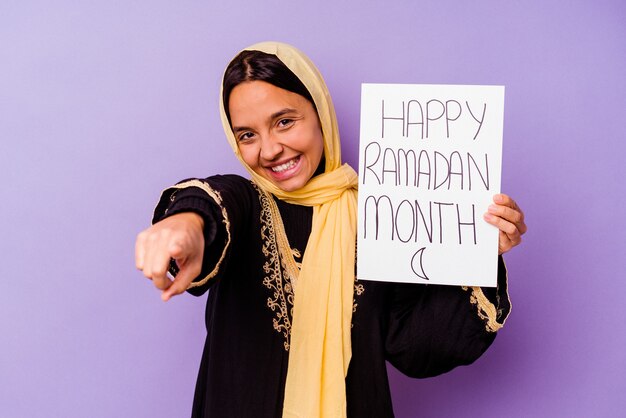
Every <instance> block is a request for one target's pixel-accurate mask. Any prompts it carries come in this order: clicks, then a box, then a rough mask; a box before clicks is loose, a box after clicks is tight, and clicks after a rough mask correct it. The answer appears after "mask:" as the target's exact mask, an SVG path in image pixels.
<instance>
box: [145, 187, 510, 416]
mask: <svg viewBox="0 0 626 418" xmlns="http://www.w3.org/2000/svg"><path fill="white" fill-rule="evenodd" d="M204 181H205V182H206V183H208V184H209V185H210V186H211V187H212V188H213V189H214V190H216V191H218V192H219V194H220V196H221V198H222V204H223V206H224V207H225V208H226V211H227V214H228V218H229V223H230V232H231V237H232V241H231V245H230V249H229V250H228V252H227V255H226V259H225V260H224V261H223V262H222V265H221V268H220V273H219V274H218V276H217V277H215V278H213V279H211V280H209V281H208V282H207V283H205V284H204V285H203V286H201V287H197V288H192V289H190V290H189V292H190V293H192V294H194V295H201V294H203V293H205V292H206V291H207V290H209V289H210V292H209V295H208V300H207V306H206V328H207V339H206V343H205V346H204V352H203V356H202V361H201V364H200V370H199V373H198V380H197V384H196V392H195V397H194V404H193V412H192V417H193V418H206V417H280V416H281V415H282V402H283V395H284V389H285V379H286V375H287V364H288V358H289V351H288V350H287V349H286V348H285V342H286V338H285V335H284V332H282V331H284V330H282V331H281V329H279V330H277V329H276V321H277V312H276V310H272V309H270V307H268V301H269V300H272V299H273V298H275V293H274V292H275V291H276V289H273V288H268V287H267V286H266V285H265V284H264V280H267V274H268V273H267V270H266V269H264V265H265V264H266V262H267V261H268V257H267V256H266V255H264V254H263V252H262V247H263V239H262V236H261V230H262V228H266V227H267V225H265V224H264V223H263V222H262V221H261V209H262V208H261V204H260V200H259V194H258V193H257V190H256V189H255V188H254V187H253V186H252V184H251V183H250V181H249V180H246V179H244V178H242V177H239V176H213V177H210V178H208V179H206V180H204ZM277 203H278V207H279V210H280V213H281V216H282V218H283V223H284V226H285V230H286V233H287V236H288V239H289V243H290V246H291V247H292V248H295V249H297V250H299V251H300V252H301V253H303V252H304V249H305V247H306V242H307V239H308V236H309V234H310V231H311V220H312V213H313V212H312V209H311V208H309V207H303V206H298V205H292V204H287V203H284V202H282V201H278V202H277ZM181 211H194V212H197V213H199V214H201V215H202V216H203V217H204V219H205V224H206V225H207V227H206V231H205V238H206V239H207V243H208V245H207V248H206V252H205V262H204V266H203V273H202V274H201V275H200V276H199V277H198V278H197V279H196V280H202V278H204V277H205V275H206V273H207V272H209V271H211V270H212V268H213V266H214V265H215V263H216V262H217V260H218V259H219V256H220V254H221V253H222V249H223V248H224V245H225V242H226V237H227V234H226V225H225V223H224V219H223V217H222V214H221V209H220V207H218V206H217V205H216V204H215V202H214V201H212V200H211V199H210V198H209V197H208V196H207V194H206V193H205V192H204V191H203V190H201V189H200V188H197V187H189V188H185V189H168V190H166V191H165V192H164V194H163V196H162V198H161V201H160V202H159V204H158V206H157V209H156V212H155V216H154V221H158V220H160V219H162V218H164V217H166V216H170V215H172V214H174V213H179V212H181ZM297 261H298V260H297ZM505 276H506V273H505V270H504V265H503V264H502V263H501V264H500V268H499V278H498V280H499V287H498V290H497V291H496V289H489V290H486V291H485V295H486V296H487V297H488V298H489V299H490V300H491V301H492V302H493V303H494V304H495V303H497V301H498V299H500V302H501V303H504V302H506V303H508V298H507V297H506V293H505V292H506V285H505ZM356 290H357V291H355V312H354V314H353V318H352V323H353V327H352V360H351V362H350V367H349V370H348V377H347V378H346V396H347V405H348V416H349V417H351V418H359V417H391V416H393V409H392V405H391V395H390V391H389V384H388V379H387V370H386V366H385V361H386V360H388V361H389V362H390V363H391V364H393V366H395V367H396V368H397V369H398V370H400V371H401V372H403V373H405V374H406V375H408V376H412V377H420V378H422V377H429V376H435V375H438V374H441V373H445V372H447V371H449V370H451V369H452V368H454V367H456V366H459V365H466V364H470V363H472V362H473V361H474V360H476V359H477V358H478V357H480V355H481V354H482V353H483V352H484V351H485V350H486V349H487V348H488V347H489V345H490V344H491V343H492V342H493V340H494V338H495V335H496V334H495V333H493V332H488V331H487V330H486V326H485V325H486V323H485V321H484V320H482V319H480V317H479V316H478V314H477V308H476V306H474V305H472V303H471V302H470V293H471V291H468V290H464V289H462V288H460V287H455V286H437V285H415V284H398V283H383V282H371V281H358V282H357V283H356ZM496 306H498V305H496ZM289 308H291V305H289ZM500 308H501V311H500V314H501V315H502V316H503V317H504V316H506V315H507V314H508V310H509V308H510V307H509V306H508V305H503V306H500ZM290 314H291V309H289V319H290ZM280 324H281V322H280V321H278V325H280ZM279 328H280V327H279Z"/></svg>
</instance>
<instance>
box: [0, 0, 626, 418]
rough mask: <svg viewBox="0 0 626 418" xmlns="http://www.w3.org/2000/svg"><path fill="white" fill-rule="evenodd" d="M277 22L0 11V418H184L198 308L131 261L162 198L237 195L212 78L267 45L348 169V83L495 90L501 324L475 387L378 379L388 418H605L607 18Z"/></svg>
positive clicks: (66, 5)
mask: <svg viewBox="0 0 626 418" xmlns="http://www.w3.org/2000/svg"><path fill="white" fill-rule="evenodd" d="M296 3H297V2H285V1H264V2H260V1H219V2H218V1H213V2H208V1H204V2H200V1H169V2H168V1H143V2H129V1H120V0H118V1H111V0H109V1H90V2H78V1H56V2H48V1H41V2H37V1H11V0H3V1H2V2H1V3H0V75H1V77H0V141H1V142H0V175H1V177H0V179H1V189H0V191H1V194H0V195H1V196H2V206H1V209H0V211H1V212H0V215H1V216H0V232H1V235H0V236H1V238H0V254H2V256H3V263H2V279H1V280H2V285H3V286H2V288H3V291H2V293H1V294H0V335H1V337H0V338H2V339H1V342H0V416H2V417H70V418H74V417H76V418H78V417H163V418H165V417H167V418H171V417H184V416H188V414H189V411H190V409H191V400H192V396H193V387H194V384H195V378H196V371H197V368H198V365H199V360H200V353H201V349H202V344H203V340H204V335H205V333H204V329H203V319H204V316H203V315H204V303H205V298H204V297H203V298H200V299H197V298H194V297H191V296H184V297H178V298H176V299H175V300H173V301H172V302H170V303H167V304H164V303H162V302H161V301H160V299H159V294H158V292H157V291H156V290H155V289H154V288H152V287H151V285H150V283H149V282H147V281H146V280H145V279H144V278H143V276H142V275H141V274H140V273H139V272H137V271H136V270H135V269H134V261H133V247H134V239H135V235H136V234H137V232H139V231H140V230H141V229H143V228H144V227H146V226H147V225H148V224H149V219H150V214H151V212H152V209H153V207H154V204H155V202H156V199H157V197H158V195H159V192H160V191H161V189H163V188H164V187H166V186H167V185H169V184H171V183H173V182H175V181H177V180H180V179H182V178H185V177H191V176H206V175H209V174H213V173H228V172H238V173H241V170H240V169H239V167H238V163H237V162H236V160H235V158H234V157H233V156H232V154H231V151H230V149H229V148H228V146H227V144H226V141H225V140H224V135H223V133H222V128H221V125H220V123H219V119H218V111H217V100H218V99H217V97H218V88H219V81H220V76H221V73H222V71H223V68H224V66H225V65H226V63H227V62H228V60H229V59H230V58H231V57H232V56H233V55H234V53H235V52H236V51H238V50H239V49H240V48H242V47H244V46H246V45H248V44H250V43H253V42H257V41H261V40H268V39H269V40H282V41H285V42H289V43H293V44H295V45H297V46H298V47H299V48H301V49H302V50H304V51H305V52H307V53H308V54H309V55H310V56H311V58H312V59H313V61H314V62H316V63H317V64H318V66H319V67H320V69H321V71H322V73H323V74H325V77H326V80H327V83H328V85H329V87H330V89H331V92H332V94H333V97H334V100H335V104H336V107H337V113H338V116H339V120H340V124H341V133H342V137H343V147H344V154H345V159H346V160H347V161H348V162H350V163H352V164H353V165H354V164H355V163H356V159H357V148H358V147H357V139H358V126H359V94H360V83H361V82H401V83H433V84H437V83H443V84H501V85H505V86H506V99H505V102H506V105H505V115H506V116H505V131H504V141H505V142H504V157H503V160H504V161H503V163H504V165H503V166H504V173H503V190H504V191H506V192H507V193H509V194H511V195H512V196H513V197H514V198H515V199H516V200H518V202H519V203H520V205H521V206H522V208H523V209H524V210H525V212H526V215H527V221H528V225H529V227H530V231H529V232H528V234H527V235H526V236H525V242H524V244H523V245H522V246H521V247H519V248H517V249H515V250H514V251H513V252H512V253H510V254H508V255H507V257H506V260H507V264H508V267H509V278H510V290H511V296H512V300H513V312H512V316H511V317H510V319H509V321H508V322H507V326H506V327H505V328H504V329H503V330H502V332H501V333H500V335H499V336H498V338H497V340H496V342H495V344H494V346H493V347H492V348H491V350H490V351H489V352H487V354H486V355H485V356H484V357H482V358H481V359H480V360H479V361H477V362H476V363H475V364H474V365H473V366H471V367H464V368H460V369H457V370H455V371H453V372H451V373H449V374H447V375H444V376H441V377H437V378H433V379H427V380H421V381H417V380H411V379H408V378H405V377H404V376H401V375H400V374H399V373H397V372H395V371H393V370H391V381H392V389H393V394H394V402H395V410H396V413H397V416H398V417H414V416H417V415H419V416H422V417H439V416H441V417H450V416H464V417H465V416H467V417H474V416H476V417H477V416H482V417H500V416H507V417H528V416H545V417H554V416H577V417H587V416H620V415H622V414H624V412H625V411H626V397H625V396H624V391H625V389H626V354H625V352H626V335H625V329H624V325H625V319H626V304H625V303H624V295H625V294H626V268H625V261H624V260H625V259H626V244H625V243H624V238H625V236H626V234H625V232H626V228H625V227H624V215H625V214H626V209H625V205H626V199H625V193H624V186H623V179H624V176H625V175H626V170H625V166H626V164H624V161H623V160H624V154H625V151H626V147H625V146H624V140H625V139H626V135H625V134H624V131H625V129H624V120H625V117H624V112H625V111H626V99H625V97H626V88H625V81H624V80H625V74H626V68H625V67H626V43H625V41H624V39H626V24H625V23H624V22H626V4H625V3H624V2H623V1H618V0H614V1H571V0H570V1H534V2H523V1H502V0H494V1H475V2H463V1H458V2H451V1H442V0H435V1H394V2H392V1H390V2H382V1H377V2H373V1H359V2H356V1H354V2H349V3H348V2H341V1H337V0H334V1H330V0H324V1H311V2H307V3H306V4H296Z"/></svg>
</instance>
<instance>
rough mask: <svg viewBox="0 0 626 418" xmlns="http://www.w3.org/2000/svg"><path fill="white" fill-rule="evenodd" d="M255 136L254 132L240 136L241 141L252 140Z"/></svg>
mask: <svg viewBox="0 0 626 418" xmlns="http://www.w3.org/2000/svg"><path fill="white" fill-rule="evenodd" d="M253 136H254V134H253V133H252V132H244V133H242V134H241V135H239V138H238V139H239V141H246V140H248V139H250V138H252V137H253Z"/></svg>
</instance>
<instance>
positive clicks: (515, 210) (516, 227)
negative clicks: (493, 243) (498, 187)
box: [484, 194, 527, 254]
mask: <svg viewBox="0 0 626 418" xmlns="http://www.w3.org/2000/svg"><path fill="white" fill-rule="evenodd" d="M493 202H494V203H493V204H492V205H489V209H488V212H487V213H485V215H484V218H485V221H487V222H488V223H490V224H491V225H493V226H495V227H496V228H498V229H499V230H500V236H499V238H498V254H504V253H506V252H507V251H510V250H511V248H513V247H515V246H516V245H518V244H519V243H521V242H522V235H523V234H524V233H525V232H526V230H527V228H526V224H525V223H524V212H522V210H521V209H520V208H519V206H517V203H515V201H514V200H513V199H511V198H510V197H509V196H507V195H505V194H497V195H495V196H494V197H493Z"/></svg>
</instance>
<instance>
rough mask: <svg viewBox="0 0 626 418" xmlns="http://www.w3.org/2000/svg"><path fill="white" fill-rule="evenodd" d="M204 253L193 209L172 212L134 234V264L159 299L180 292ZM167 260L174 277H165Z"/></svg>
mask: <svg viewBox="0 0 626 418" xmlns="http://www.w3.org/2000/svg"><path fill="white" fill-rule="evenodd" d="M203 255H204V220H203V219H202V217H201V216H200V215H198V214H196V213H193V212H184V213H178V214H176V215H172V216H170V217H168V218H165V219H163V220H162V221H161V222H157V223H156V224H154V225H152V226H151V227H150V228H148V229H146V230H144V231H142V232H140V233H139V235H137V241H136V243H135V264H136V265H137V268H138V269H139V270H141V271H142V272H143V274H144V276H146V277H147V278H148V279H151V280H152V282H153V283H154V286H156V287H157V288H158V289H161V290H162V293H161V299H163V301H168V300H169V299H170V298H171V297H172V296H175V295H178V294H180V293H183V292H184V291H185V290H187V287H189V284H190V283H191V281H192V280H193V279H194V278H195V277H197V276H198V275H199V274H200V271H201V270H202V257H203ZM170 259H174V260H175V261H176V264H177V265H178V268H179V272H178V274H177V275H176V278H174V280H170V279H169V278H168V277H167V271H168V269H169V265H170Z"/></svg>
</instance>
